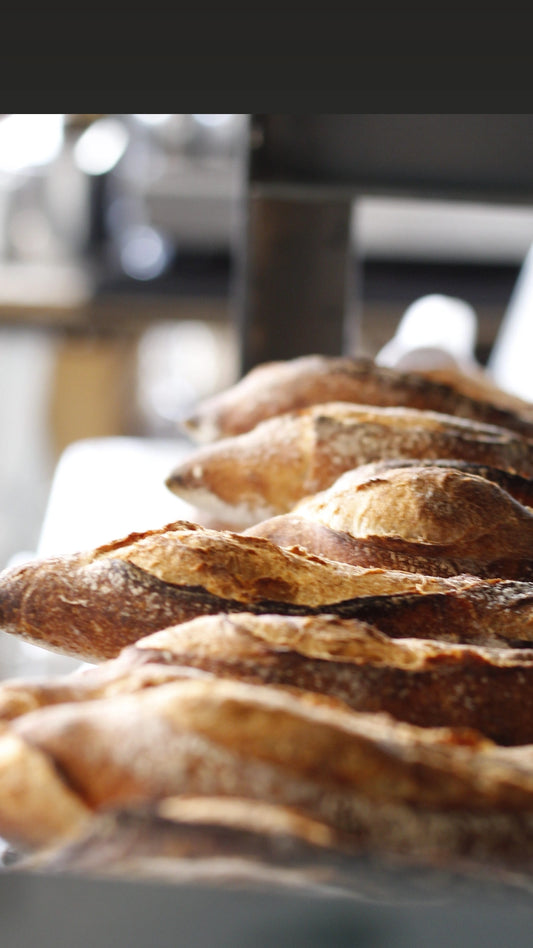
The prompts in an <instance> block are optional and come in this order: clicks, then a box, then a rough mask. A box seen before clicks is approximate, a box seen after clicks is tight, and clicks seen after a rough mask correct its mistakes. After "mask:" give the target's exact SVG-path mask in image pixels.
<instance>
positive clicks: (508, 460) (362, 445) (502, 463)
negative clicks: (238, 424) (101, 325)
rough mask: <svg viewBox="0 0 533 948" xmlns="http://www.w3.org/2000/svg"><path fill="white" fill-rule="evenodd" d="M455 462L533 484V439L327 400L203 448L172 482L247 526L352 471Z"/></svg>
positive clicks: (196, 502)
mask: <svg viewBox="0 0 533 948" xmlns="http://www.w3.org/2000/svg"><path fill="white" fill-rule="evenodd" d="M405 457H407V458H422V459H425V460H431V459H446V458H447V459H453V460H462V461H468V462H470V463H476V464H482V465H486V466H489V467H493V468H501V469H502V470H506V471H509V472H511V473H514V474H519V475H521V476H522V477H524V478H532V477H533V441H528V440H526V439H524V438H522V437H520V436H519V435H517V434H514V433H513V432H511V431H506V430H504V429H502V428H496V427H493V426H490V425H482V424H479V423H477V422H473V421H468V420H465V419H461V418H452V417H451V416H449V415H439V414H437V413H435V412H429V411H418V410H417V409H408V408H368V407H366V406H362V405H349V404H345V403H342V402H336V403H327V404H323V405H317V406H313V407H311V408H307V409H302V410H301V411H299V412H293V413H288V414H285V415H279V416H277V417H275V418H272V419H270V420H268V421H264V422H262V423H261V424H259V425H257V427H256V428H254V429H253V430H252V431H250V432H248V433H246V434H242V435H238V436H235V437H233V438H226V439H223V440H221V441H217V442H215V443H214V444H211V445H207V446H204V447H202V448H198V449H197V450H195V451H193V453H192V454H191V455H190V456H189V457H188V458H186V459H185V460H184V461H182V462H181V463H180V464H179V465H177V466H176V467H175V468H174V469H173V470H172V471H171V472H170V473H169V476H168V478H167V480H166V484H167V486H168V487H169V489H170V490H171V491H173V492H174V493H176V494H178V496H180V497H181V498H183V499H184V500H186V501H187V502H188V503H191V504H192V505H193V506H195V507H199V508H201V509H204V510H205V511H206V512H208V513H210V514H212V515H214V516H217V517H219V518H220V519H222V520H223V521H230V522H233V523H240V524H241V526H242V528H243V529H244V528H246V527H248V526H251V525H252V524H254V523H258V522H259V521H261V520H266V519H268V518H269V517H273V516H276V515H278V514H281V513H287V512H288V511H289V510H291V509H292V508H293V507H294V506H295V504H297V503H298V501H299V500H301V499H302V498H303V497H305V496H307V495H310V494H315V493H316V492H317V491H321V490H324V489H325V488H326V487H329V486H330V485H331V484H333V483H334V481H335V480H337V478H338V477H340V475H341V474H343V473H344V472H345V471H348V470H351V469H352V468H354V467H358V466H361V465H364V464H367V463H370V462H375V461H379V460H383V459H392V458H405Z"/></svg>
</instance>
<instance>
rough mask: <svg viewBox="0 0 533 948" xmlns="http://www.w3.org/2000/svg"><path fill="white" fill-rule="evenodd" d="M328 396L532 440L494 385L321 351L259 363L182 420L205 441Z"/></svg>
mask: <svg viewBox="0 0 533 948" xmlns="http://www.w3.org/2000/svg"><path fill="white" fill-rule="evenodd" d="M332 401H343V402H353V403H355V404H364V405H377V406H383V407H386V406H390V407H392V406H404V407H407V408H418V409H424V410H430V411H435V412H442V413H444V414H448V415H456V416H457V417H460V418H470V419H472V420H474V421H478V422H482V423H483V424H489V425H497V426H499V427H503V428H508V429H510V430H511V431H516V432H518V433H519V434H522V435H524V436H525V437H527V438H532V437H533V406H532V405H531V404H530V403H529V402H525V401H523V400H522V399H518V398H516V397H514V396H511V395H509V394H508V393H507V392H503V391H502V390H501V389H498V388H497V387H495V386H491V387H490V388H489V387H488V385H487V386H486V385H483V386H482V385H481V384H480V385H477V386H476V385H475V383H474V381H473V380H472V379H471V378H470V377H469V376H462V375H461V374H459V373H457V374H456V375H455V376H454V378H453V382H451V381H448V382H446V381H439V380H436V379H433V378H431V375H430V374H425V373H422V372H401V371H398V370H396V369H390V368H385V367H383V366H378V365H376V364H375V362H373V361H372V360H371V359H367V358H359V357H354V358H349V357H332V356H324V355H306V356H300V357H299V358H295V359H290V360H287V361H284V362H283V361H279V362H268V363H263V364H261V365H258V366H256V367H255V368H253V369H252V370H251V371H250V372H248V373H247V375H245V376H244V377H243V378H242V379H240V380H239V381H238V382H237V383H236V384H235V385H233V386H232V387H231V388H228V389H226V390H225V391H223V392H221V393H219V394H217V395H215V396H213V397H212V398H209V399H206V400H205V401H203V402H201V403H200V404H199V406H197V407H196V409H195V411H194V413H191V414H190V415H189V416H188V417H185V418H184V419H183V422H182V424H183V427H184V428H185V430H186V431H187V433H188V434H189V436H190V437H191V438H193V439H194V440H195V441H197V442H207V441H213V440H215V439H217V438H225V437H228V436H230V435H231V436H232V435H236V434H242V433H243V432H245V431H250V430H251V429H252V428H254V427H255V426H256V425H257V424H259V422H261V421H264V420H265V419H266V418H271V417H273V416H274V415H281V414H283V413H285V412H289V411H294V410H295V409H300V408H305V407H307V406H309V405H317V404H320V403H323V402H332Z"/></svg>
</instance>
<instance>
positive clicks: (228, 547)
mask: <svg viewBox="0 0 533 948" xmlns="http://www.w3.org/2000/svg"><path fill="white" fill-rule="evenodd" d="M444 588H445V586H444V585H443V583H442V581H439V580H437V579H431V578H430V577H426V576H415V575H412V576H411V575H409V574H399V573H392V572H386V571H383V570H380V569H370V570H361V569H359V568H358V567H350V566H349V565H347V564H344V563H335V562H333V561H330V560H324V559H321V558H319V557H316V556H314V555H312V554H309V553H306V552H305V551H304V550H299V549H298V548H295V549H292V550H282V549H281V548H280V547H278V546H277V545H275V544H273V543H270V542H269V541H268V540H265V539H262V538H255V537H244V536H241V535H240V534H234V533H228V532H219V531H215V530H209V529H207V528H202V527H199V526H198V525H196V524H189V523H185V522H182V521H177V522H176V523H174V524H169V525H167V526H166V527H164V528H162V529H161V530H151V531H147V532H146V533H143V534H132V535H131V536H129V537H126V538H124V539H123V540H117V541H116V542H115V543H111V544H107V545H106V546H102V547H99V548H97V549H95V550H93V551H89V552H87V553H83V554H72V555H65V556H62V557H51V558H50V559H45V560H41V561H31V562H29V563H27V564H24V565H23V566H19V567H14V568H11V569H8V570H5V571H4V572H3V573H2V575H1V576H0V626H1V627H2V629H3V630H4V631H7V632H9V633H11V634H13V635H16V636H19V637H21V638H23V639H25V640H27V641H29V642H34V643H37V644H40V645H44V646H46V647H48V648H51V649H56V650H58V651H61V652H63V653H65V654H70V655H74V656H76V657H78V658H81V659H84V660H86V661H100V660H102V659H105V658H111V657H113V656H114V655H116V654H117V653H118V652H119V651H120V649H121V648H123V647H124V646H125V645H127V644H129V643H131V642H134V641H136V640H137V639H138V638H140V636H142V635H147V634H148V633H149V632H153V631H155V630H156V629H160V628H164V627H165V626H168V625H172V624H174V623H179V622H184V621H186V620H188V619H192V618H194V617H195V616H198V615H205V614H209V613H216V612H230V611H244V610H247V611H256V612H279V611H289V612H290V611H296V612H297V613H298V612H300V613H304V614H305V613H306V612H310V611H313V610H316V611H321V612H324V611H328V610H330V609H333V610H335V607H336V605H337V604H339V603H343V602H344V601H345V600H350V599H352V598H353V597H354V596H360V595H381V594H385V593H388V592H392V591H394V592H398V591H399V590H400V589H401V590H403V591H405V592H407V591H411V592H415V591H419V592H435V591H438V590H439V589H444Z"/></svg>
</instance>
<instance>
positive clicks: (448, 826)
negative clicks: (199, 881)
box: [0, 679, 533, 860]
mask: <svg viewBox="0 0 533 948" xmlns="http://www.w3.org/2000/svg"><path fill="white" fill-rule="evenodd" d="M6 727H7V726H6ZM12 735H15V737H16V739H17V741H21V742H22V743H23V744H24V745H26V744H27V745H29V746H31V748H32V749H37V750H38V752H39V753H41V754H43V755H44V756H45V757H46V758H48V759H49V760H50V762H51V764H52V767H53V771H54V773H55V774H60V775H61V778H62V780H63V781H64V783H65V786H66V787H67V788H68V790H69V791H70V792H73V793H74V794H75V795H76V796H77V797H78V798H79V799H80V800H81V801H82V804H83V806H85V807H86V806H88V807H90V808H91V809H93V810H94V811H95V812H97V813H98V812H102V811H103V810H104V809H108V808H119V809H120V808H124V807H126V808H130V807H135V808H138V807H142V806H145V805H147V804H148V803H149V802H154V801H157V800H160V799H163V798H165V797H168V796H173V795H176V794H178V795H182V794H186V795H188V796H189V795H190V796H229V797H235V796H238V797H244V798H249V799H252V800H260V801H262V802H264V803H267V804H269V803H272V804H276V805H278V804H279V805H281V806H284V807H285V806H287V807H290V808H293V809H296V811H297V812H299V813H301V814H302V815H303V816H304V817H306V818H307V819H312V820H317V821H319V822H321V823H325V824H326V826H329V827H331V828H332V829H333V830H334V831H335V832H341V833H351V834H353V838H354V840H357V842H358V844H359V845H360V846H362V848H365V847H367V846H368V847H370V848H373V847H374V846H375V845H376V844H377V850H376V851H377V852H380V851H383V850H385V851H387V850H389V851H391V852H395V851H396V852H402V851H404V852H405V846H406V844H407V845H409V846H410V847H411V848H410V849H409V854H410V856H412V857H413V858H416V856H417V854H420V853H425V855H426V857H427V856H428V854H429V853H431V851H432V849H433V847H435V846H436V845H437V849H440V852H441V855H442V854H445V855H448V856H449V855H450V852H454V851H455V850H457V853H459V852H460V851H461V849H462V846H463V845H464V841H465V837H468V838H469V841H470V846H472V845H473V844H474V845H477V846H478V847H481V848H485V849H486V850H489V851H490V850H491V848H495V849H496V851H498V849H499V851H500V852H499V854H500V855H501V854H502V851H504V852H505V851H506V852H507V854H509V853H512V854H513V856H514V857H515V858H516V859H517V860H518V859H519V858H524V854H525V853H529V848H530V846H531V840H533V833H532V829H533V815H532V807H533V758H532V753H531V746H526V747H520V748H501V747H497V746H496V745H494V744H492V743H491V742H490V741H487V740H485V739H482V738H481V737H480V736H479V735H476V733H475V732H471V731H454V730H450V729H446V728H445V729H431V728H416V727H414V726H412V725H407V724H400V723H398V722H395V721H394V720H392V719H390V718H389V717H387V716H381V715H376V714H359V713H356V712H353V711H347V710H346V711H345V710H344V709H341V708H340V707H335V708H333V707H328V706H326V705H324V703H317V702H316V701H315V700H312V699H308V698H305V697H304V696H300V697H295V696H293V695H289V694H287V693H285V692H282V691H281V690H280V689H274V688H269V687H266V686H258V685H246V684H242V683H240V682H235V681H231V682H230V681H221V680H216V679H213V680H212V679H210V680H209V681H207V682H201V681H195V682H193V681H187V682H180V683H172V684H166V685H161V686H160V687H157V688H151V689H148V690H144V691H142V692H141V693H139V694H135V695H120V696H118V697H116V698H107V699H102V700H100V701H92V702H82V703H80V704H76V705H73V704H66V705H62V706H61V705H60V706H55V707H48V708H44V709H41V710H38V711H34V712H32V713H30V714H27V715H24V716H23V717H21V718H19V719H17V720H15V721H14V722H12V723H11V725H9V726H8V729H7V730H6V728H4V731H3V732H2V734H1V735H0V759H1V755H2V753H4V747H5V742H6V741H8V742H9V741H10V740H11V738H12ZM13 768H15V769H16V761H15V762H12V765H11V768H10V773H9V780H11V781H13V779H15V777H14V773H13ZM2 776H5V775H4V774H2ZM16 779H17V780H18V783H19V786H20V787H21V789H22V790H23V791H24V787H25V784H26V783H27V782H29V783H30V784H31V785H32V788H34V787H35V786H39V785H40V782H41V781H40V779H39V780H36V779H35V775H34V774H32V772H31V770H28V768H26V769H24V768H22V770H21V772H20V773H18V772H17V774H16ZM45 779H46V778H45ZM41 790H42V792H43V793H44V792H45V791H46V787H45V786H41ZM3 796H4V794H3V783H2V781H0V833H1V834H2V835H3V836H4V838H6V839H8V840H10V839H11V837H12V833H13V828H12V821H11V810H9V808H8V809H7V810H6V808H5V807H4V806H3ZM35 799H37V798H36V795H35V793H33V792H32V793H31V794H28V801H29V803H28V806H27V807H26V808H25V817H26V825H27V827H28V829H27V834H28V839H27V845H31V844H32V832H33V830H32V826H33V824H34V821H35V820H37V822H38V823H39V824H40V825H41V827H42V810H41V805H40V803H39V802H38V803H37V806H36V807H34V806H32V805H30V803H31V801H33V800H35ZM408 813H410V814H411V816H410V818H409V819H408V818H407V814H408ZM77 826H78V824H77V823H76V820H73V822H72V831H73V832H74V831H75V830H76V829H77ZM491 827H492V829H491ZM17 829H18V828H17ZM63 829H64V827H63V828H62V831H63ZM41 831H42V829H41ZM485 831H488V833H487V834H486V835H484V834H485ZM53 836H54V831H53V828H52V827H50V828H49V841H50V842H52V841H53ZM520 837H521V844H522V847H523V848H522V850H520V851H518V847H517V843H518V839H519V838H520ZM379 839H381V843H379V842H378V840H379ZM492 856H494V852H493V853H492Z"/></svg>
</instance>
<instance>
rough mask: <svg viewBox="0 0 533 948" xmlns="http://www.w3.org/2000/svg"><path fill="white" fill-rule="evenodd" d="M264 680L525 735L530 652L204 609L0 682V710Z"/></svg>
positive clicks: (529, 714) (530, 702) (327, 620)
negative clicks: (67, 662) (73, 668)
mask: <svg viewBox="0 0 533 948" xmlns="http://www.w3.org/2000/svg"><path fill="white" fill-rule="evenodd" d="M209 677H212V678H218V679H229V680H234V681H242V682H246V683H249V684H258V685H269V686H276V687H280V688H284V689H287V690H289V691H290V692H295V693H304V694H308V695H315V696H316V697H317V699H319V698H323V699H331V700H332V702H333V703H335V702H338V701H340V702H342V703H344V704H345V705H346V706H347V707H349V708H351V709H352V710H355V711H364V712H386V713H387V714H390V715H392V716H393V717H394V718H396V719H397V720H399V721H407V722H408V723H410V724H415V725H417V726H418V727H456V728H473V729H475V730H477V731H479V732H480V733H482V734H484V735H485V736H486V737H489V738H490V739H491V740H493V741H495V742H497V743H500V744H507V745H511V744H526V743H533V650H527V649H515V650H513V649H509V648H494V647H492V648H490V647H489V648H487V647H481V646H466V645H453V644H443V643H440V642H439V643H437V642H432V641H428V640H421V639H416V638H408V639H405V640H403V639H398V640H394V639H391V638H389V637H388V636H386V635H385V634H384V633H380V632H379V631H378V630H377V629H376V628H375V627H373V626H370V625H368V624H367V623H365V622H362V621H358V620H355V619H351V620H346V619H338V618H336V617H334V616H332V615H323V616H313V617H309V616H307V617H301V616H298V617H296V616H292V617H289V616H287V615H285V616H284V615H279V614H275V615H269V614H264V615H257V614H251V613H232V614H229V615H221V614H217V615H213V616H204V617H201V618H197V619H194V620H191V621H190V622H186V623H184V624H182V625H180V626H173V627H170V628H168V629H164V630H161V631H159V632H156V633H154V634H152V635H149V636H147V637H146V638H143V639H141V640H139V642H137V643H136V644H134V645H131V646H129V647H127V648H125V649H123V651H122V652H121V653H120V655H119V656H118V657H117V658H116V659H115V660H112V661H107V662H104V663H103V664H102V665H99V666H97V667H96V668H91V669H89V670H87V671H85V672H84V673H83V674H82V675H76V676H73V675H66V676H62V677H59V678H56V679H52V680H50V679H46V678H45V679H33V680H32V679H30V680H24V679H21V680H13V681H8V682H5V683H4V684H3V685H0V720H1V721H4V722H5V721H9V720H14V719H15V718H17V717H20V716H21V715H24V714H27V713H28V712H30V711H33V710H35V709H37V708H41V707H46V706H48V705H55V704H62V703H66V702H72V701H77V702H80V701H94V700H99V699H102V698H105V697H109V696H116V695H118V694H133V693H135V692H140V691H141V690H144V689H146V688H156V687H158V686H160V685H163V684H167V683H169V682H172V681H179V680H182V679H187V678H193V679H194V678H200V679H202V678H209Z"/></svg>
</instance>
